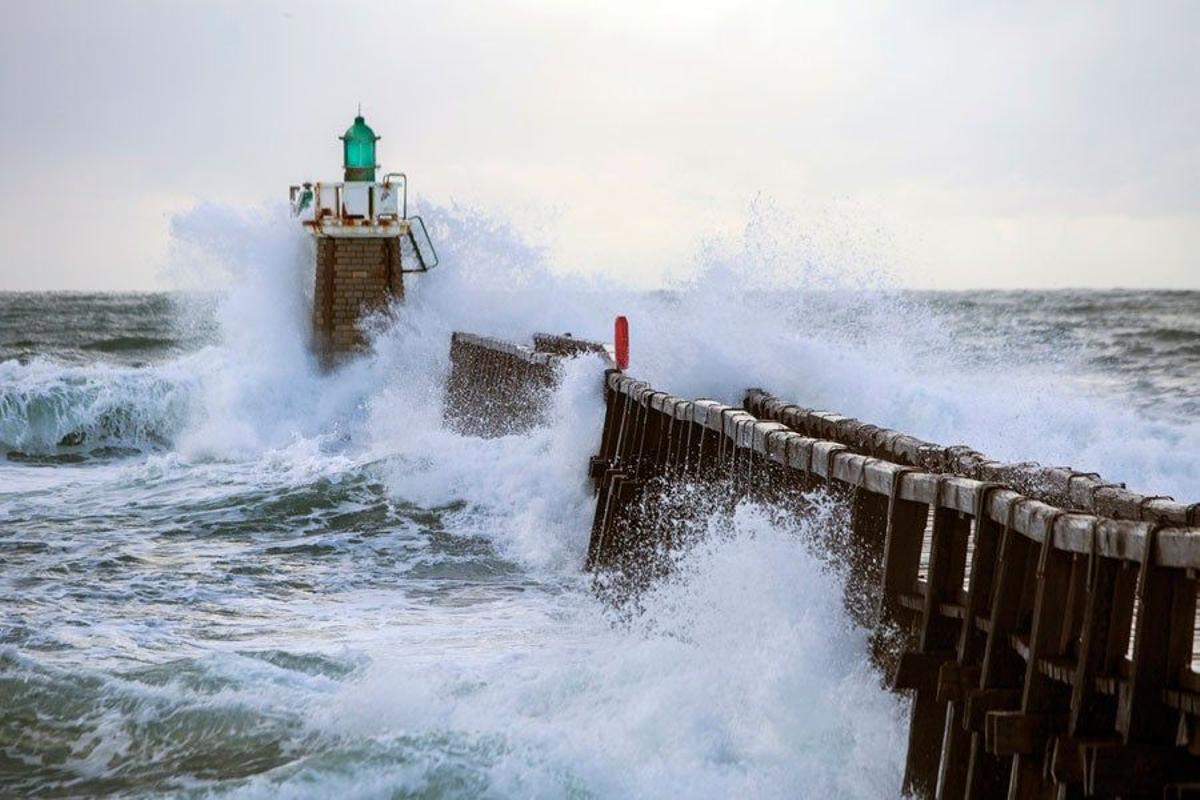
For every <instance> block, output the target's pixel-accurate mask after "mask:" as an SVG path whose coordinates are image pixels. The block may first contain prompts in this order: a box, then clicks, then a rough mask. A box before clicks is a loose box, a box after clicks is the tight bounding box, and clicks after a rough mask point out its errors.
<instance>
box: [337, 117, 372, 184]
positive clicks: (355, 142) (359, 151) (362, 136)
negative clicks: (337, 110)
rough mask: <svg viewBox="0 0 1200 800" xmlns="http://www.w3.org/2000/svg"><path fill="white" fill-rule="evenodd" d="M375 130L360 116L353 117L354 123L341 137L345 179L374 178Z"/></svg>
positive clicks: (366, 179) (369, 179)
mask: <svg viewBox="0 0 1200 800" xmlns="http://www.w3.org/2000/svg"><path fill="white" fill-rule="evenodd" d="M377 138H378V137H376V136H375V131H373V130H371V129H370V128H369V127H368V126H367V123H366V122H365V121H364V120H363V118H362V117H355V118H354V124H353V125H351V126H350V128H349V130H347V131H346V135H345V136H343V137H342V148H343V156H344V163H345V168H346V180H347V181H374V180H375V140H376V139H377Z"/></svg>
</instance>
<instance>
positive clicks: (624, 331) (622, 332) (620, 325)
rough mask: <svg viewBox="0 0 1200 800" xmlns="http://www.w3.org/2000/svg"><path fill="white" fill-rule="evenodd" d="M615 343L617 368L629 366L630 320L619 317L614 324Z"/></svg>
mask: <svg viewBox="0 0 1200 800" xmlns="http://www.w3.org/2000/svg"><path fill="white" fill-rule="evenodd" d="M613 327H614V331H613V344H614V345H615V347H616V351H617V369H621V370H624V369H628V368H629V320H627V319H625V317H623V316H622V317H617V320H616V323H615V325H614V326H613Z"/></svg>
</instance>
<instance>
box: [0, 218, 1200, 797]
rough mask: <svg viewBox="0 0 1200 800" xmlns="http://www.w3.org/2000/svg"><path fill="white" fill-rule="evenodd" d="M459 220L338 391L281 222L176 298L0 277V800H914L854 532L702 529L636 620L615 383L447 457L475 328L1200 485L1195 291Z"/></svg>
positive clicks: (184, 255) (206, 245)
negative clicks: (603, 436) (588, 560)
mask: <svg viewBox="0 0 1200 800" xmlns="http://www.w3.org/2000/svg"><path fill="white" fill-rule="evenodd" d="M435 216H436V215H433V214H427V218H433V217H435ZM443 216H444V217H445V219H444V220H443V221H442V222H441V223H440V224H439V225H438V227H437V230H436V232H435V235H436V237H437V241H438V244H439V248H440V249H441V250H442V251H443V263H442V266H440V267H438V268H437V269H436V270H434V271H431V272H430V273H428V274H425V275H417V276H410V278H411V280H410V283H409V294H408V300H407V303H406V304H405V305H404V306H403V307H399V308H395V309H391V310H389V311H388V312H386V313H382V314H380V315H379V316H378V317H376V318H374V319H372V320H371V321H370V331H371V345H370V348H369V349H368V351H367V352H365V353H364V354H363V355H362V356H360V357H359V358H357V359H355V360H353V361H351V362H349V363H346V364H344V365H342V366H341V367H339V368H337V369H335V370H332V371H328V372H324V371H322V370H321V369H320V368H319V367H318V365H317V362H316V360H315V359H314V358H313V356H312V355H311V353H310V350H309V316H308V303H309V302H310V301H309V293H310V290H311V281H312V267H311V255H310V253H309V251H308V250H307V248H308V247H309V246H310V244H309V243H308V242H307V241H306V240H305V239H304V238H303V237H302V236H301V235H299V234H298V233H297V232H295V231H294V230H293V229H292V227H291V226H290V224H289V223H288V222H287V221H286V220H280V219H278V218H276V217H274V216H271V215H253V214H247V213H244V212H240V211H231V210H227V209H221V208H206V209H202V210H200V211H197V212H194V213H192V214H190V215H188V216H186V217H185V218H183V219H181V220H177V221H176V222H175V224H174V226H173V232H172V235H173V237H174V240H175V244H174V245H173V247H172V256H171V259H172V265H171V267H170V269H168V270H167V271H166V277H165V278H164V280H165V281H166V282H167V283H168V284H170V285H175V286H178V287H179V288H177V289H174V290H172V291H168V292H159V293H130V294H113V293H105V294H93V293H20V292H9V293H0V796H3V797H96V796H123V797H125V796H127V797H150V796H154V797H158V796H168V797H237V798H243V797H254V798H257V797H264V798H265V797H270V798H275V797H313V798H317V797H338V798H476V797H479V798H661V797H688V798H797V797H811V798H879V797H896V796H898V795H899V790H900V783H901V776H902V772H903V759H904V746H905V740H906V726H907V715H908V709H907V707H906V705H905V701H904V699H903V698H901V697H899V696H897V695H894V694H892V693H889V692H887V691H886V690H885V689H884V688H883V686H882V676H880V675H879V674H878V672H877V671H876V670H875V668H874V667H873V666H872V664H871V662H870V660H869V658H868V652H869V647H868V634H867V632H866V631H865V630H863V629H862V628H860V627H859V626H858V625H857V624H856V623H855V621H854V620H853V619H852V618H851V616H850V615H849V614H848V613H847V612H846V611H845V609H844V607H843V603H842V585H841V580H842V578H841V573H840V572H839V570H838V569H837V564H836V558H831V554H830V553H828V552H823V549H822V544H821V543H822V542H823V541H827V537H826V536H824V535H823V534H825V533H828V531H824V530H818V528H820V527H821V526H830V525H836V524H839V523H838V522H837V521H836V520H837V517H836V515H833V516H830V517H828V518H822V519H814V520H811V521H809V522H801V523H792V524H788V525H784V524H783V523H780V522H779V521H778V520H777V518H776V517H774V516H772V515H771V514H770V513H769V510H766V509H761V508H757V507H755V506H754V505H753V504H752V503H744V504H742V505H740V506H738V507H737V508H735V509H734V510H733V511H732V512H728V511H721V512H714V517H713V518H712V519H710V520H707V521H706V523H705V524H706V526H707V533H706V535H705V536H703V537H700V539H699V544H696V545H694V546H692V547H689V548H688V549H687V550H686V551H685V552H681V553H679V554H678V556H677V563H676V564H675V566H674V569H673V570H672V572H671V574H670V575H669V576H667V577H666V578H664V579H663V580H661V581H660V582H659V583H657V584H655V585H653V586H651V587H649V588H648V589H647V590H646V591H645V592H644V593H643V594H642V595H641V596H640V597H639V598H638V599H637V602H636V604H635V605H634V606H633V607H629V606H625V607H622V608H614V607H612V606H611V605H610V604H609V603H608V602H606V600H604V599H603V598H602V597H600V596H599V595H598V594H597V593H596V592H595V591H594V589H593V581H592V577H591V576H590V575H588V574H587V573H586V572H584V570H583V562H584V554H585V552H586V547H587V539H588V533H589V528H590V524H591V518H592V513H593V498H592V495H591V490H590V486H589V482H588V479H587V462H588V458H589V457H590V456H591V455H593V454H594V453H595V451H596V448H597V446H598V439H599V433H600V425H601V421H602V416H603V400H602V396H601V391H600V375H601V371H602V369H603V365H602V364H601V362H600V361H599V360H597V359H595V358H594V357H582V358H579V359H576V360H574V361H572V362H570V363H569V364H568V365H567V367H566V369H565V370H564V375H563V380H562V384H561V386H560V387H559V388H558V389H557V391H556V393H555V396H554V399H553V413H552V414H551V421H550V422H549V423H548V424H547V425H545V426H543V427H539V428H537V429H535V430H533V431H530V432H528V433H525V434H521V435H510V436H504V437H500V438H495V439H480V438H473V437H468V436H461V435H458V434H456V433H454V432H453V431H451V430H448V429H447V428H446V427H445V426H444V425H443V424H442V417H443V410H444V402H445V399H444V396H443V386H444V381H445V376H446V374H447V371H448V366H449V365H448V350H449V334H450V332H451V331H453V330H467V331H472V332H476V333H484V334H490V335H495V336H500V337H504V338H509V339H513V340H518V341H528V337H529V335H530V334H532V333H534V332H536V331H548V332H553V333H564V332H570V333H572V334H574V335H576V336H584V337H590V338H596V339H601V340H609V339H611V330H612V319H613V317H614V316H615V315H616V314H624V315H626V316H627V317H628V318H629V321H630V326H631V329H632V336H631V339H632V346H631V351H632V358H631V362H632V363H631V365H630V368H629V372H630V374H633V375H635V376H637V377H639V378H642V379H644V380H648V381H650V382H652V383H653V384H655V385H656V386H658V387H660V388H663V389H666V390H669V391H672V392H673V393H675V394H678V395H681V396H686V397H710V398H715V399H718V400H722V401H724V402H729V403H734V404H736V403H738V402H740V400H741V397H742V393H743V392H744V390H745V389H746V388H748V387H751V386H758V387H764V388H767V389H769V390H771V391H772V392H774V393H776V394H779V395H781V396H784V397H787V398H789V399H791V400H793V401H794V402H796V403H799V404H801V405H804V406H807V407H812V408H821V409H826V410H831V411H837V412H839V413H844V414H850V415H854V416H858V417H859V418H861V419H865V420H868V421H871V422H875V423H877V424H880V425H886V426H889V427H893V428H898V429H901V430H904V431H906V432H909V433H912V434H915V435H918V436H921V437H923V438H926V439H930V440H933V441H938V442H942V443H944V444H969V445H971V446H973V447H975V448H976V449H978V450H981V451H983V452H985V453H987V454H989V455H991V456H993V457H995V458H1000V459H1006V460H1013V461H1030V460H1033V461H1039V462H1041V463H1045V464H1054V465H1071V466H1074V467H1076V468H1078V469H1083V470H1088V471H1095V472H1099V473H1100V474H1101V475H1103V476H1104V477H1105V478H1107V479H1109V480H1113V481H1121V482H1124V483H1126V484H1127V485H1128V486H1129V487H1130V488H1133V489H1136V490H1139V491H1143V492H1146V493H1148V494H1161V495H1171V496H1174V497H1176V498H1177V499H1180V500H1183V501H1196V500H1200V490H1198V489H1200V422H1198V416H1200V383H1198V382H1197V380H1196V376H1197V375H1200V293H1197V292H1188V291H1142V290H1120V289H1117V290H1106V291H1090V290H1086V291H1085V290H1061V291H970V292H917V291H907V290H902V289H899V288H896V287H895V286H894V285H893V284H892V282H891V279H889V278H888V277H887V276H886V274H885V275H883V276H880V275H879V274H878V270H875V269H874V268H872V270H870V271H869V274H865V276H864V273H862V272H856V271H855V270H854V269H853V265H851V264H847V263H846V262H845V261H844V260H842V261H839V260H838V259H837V258H821V259H816V258H811V257H810V255H811V254H803V253H801V254H798V255H797V256H796V259H795V262H794V265H795V270H794V274H792V273H790V272H789V270H788V269H787V268H786V266H787V264H788V259H787V258H786V255H787V254H778V253H776V254H773V255H772V257H771V262H770V269H769V270H767V269H765V268H763V265H762V262H761V261H760V260H757V259H759V258H760V256H761V250H762V248H761V247H759V246H758V245H754V246H745V245H741V246H734V247H731V248H727V249H726V251H724V252H723V253H722V254H716V255H714V254H712V253H709V254H708V255H704V256H702V257H699V258H698V259H697V262H696V263H695V264H693V265H692V269H691V271H689V272H687V273H686V274H684V276H683V277H681V278H680V279H679V280H677V281H675V282H674V283H672V284H671V285H670V286H669V287H668V288H665V289H656V290H653V291H649V290H645V289H639V288H635V287H630V286H628V285H625V284H621V283H616V282H612V281H607V280H605V279H604V278H603V277H598V276H596V275H590V276H586V275H585V276H580V275H578V274H576V273H572V272H567V271H563V270H559V269H556V268H555V265H554V264H553V260H552V258H551V257H550V256H549V255H547V253H546V252H545V251H543V250H541V249H539V248H537V247H534V246H531V245H528V244H527V243H525V242H524V241H523V240H522V239H521V238H520V236H519V235H518V234H517V233H515V232H514V231H513V230H511V229H510V228H509V227H508V226H506V225H504V224H503V223H499V222H496V221H495V220H490V219H487V218H482V217H480V216H479V215H477V214H474V213H471V212H467V211H462V210H454V209H450V210H446V212H445V214H444V215H443ZM781 264H783V265H784V266H783V267H781V266H780V265H781ZM1131 270H1132V271H1136V270H1135V266H1131ZM789 275H790V276H791V278H789ZM834 555H835V554H834Z"/></svg>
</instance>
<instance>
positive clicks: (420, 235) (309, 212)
mask: <svg viewBox="0 0 1200 800" xmlns="http://www.w3.org/2000/svg"><path fill="white" fill-rule="evenodd" d="M339 138H340V139H341V140H342V169H343V176H342V181H341V182H340V183H325V182H321V183H310V182H306V183H302V184H300V185H298V186H293V187H291V206H292V215H293V216H295V217H297V218H298V219H299V220H300V222H301V224H302V225H303V226H304V228H305V230H306V231H308V232H309V234H311V235H312V237H313V239H314V241H315V248H314V253H315V259H316V269H315V270H314V275H315V284H314V286H313V308H312V323H313V345H314V348H315V350H316V352H317V354H318V356H319V357H320V359H321V361H322V363H323V364H325V365H327V366H328V365H332V364H335V363H337V362H338V361H340V360H342V359H344V358H345V357H347V356H349V355H353V354H354V353H355V352H357V351H359V350H361V349H362V348H363V346H364V345H365V344H366V337H365V335H364V332H363V329H362V322H363V320H364V318H365V317H367V316H369V315H370V314H372V313H374V312H378V311H381V310H382V309H384V308H386V306H387V305H388V304H389V303H392V302H400V301H402V300H403V299H404V276H405V275H406V274H409V273H416V272H427V271H428V270H430V269H432V268H433V267H435V266H437V252H436V251H435V250H434V248H433V243H432V242H431V241H430V239H429V235H428V233H427V232H426V230H425V223H424V222H423V221H422V219H421V218H420V217H419V216H411V217H410V216H409V214H408V178H407V177H406V176H405V175H404V173H402V172H389V173H386V174H384V175H383V177H382V179H381V180H380V179H377V173H378V172H379V171H380V167H379V164H377V163H376V158H375V143H376V142H378V141H379V138H380V137H379V136H376V135H375V131H373V130H372V129H371V127H370V126H369V125H367V121H366V120H365V119H364V118H363V116H362V113H361V111H360V113H359V114H358V116H356V117H355V118H354V122H353V123H352V124H351V125H350V127H349V128H348V129H347V130H346V132H345V133H344V134H343V135H342V136H341V137H339Z"/></svg>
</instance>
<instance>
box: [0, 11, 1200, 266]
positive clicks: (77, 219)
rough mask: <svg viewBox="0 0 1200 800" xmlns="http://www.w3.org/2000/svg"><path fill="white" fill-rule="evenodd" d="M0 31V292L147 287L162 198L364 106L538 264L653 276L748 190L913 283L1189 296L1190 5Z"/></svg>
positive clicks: (252, 20) (375, 122)
mask: <svg viewBox="0 0 1200 800" xmlns="http://www.w3.org/2000/svg"><path fill="white" fill-rule="evenodd" d="M1051 6H1052V7H1051ZM0 45H2V46H0V103H2V105H0V107H2V108H3V109H4V116H5V124H4V125H3V126H0V168H2V169H3V173H4V176H5V179H6V181H5V183H6V188H5V191H4V192H2V193H0V236H2V239H0V242H2V244H0V289H23V288H154V287H156V286H160V285H161V284H160V283H159V282H158V278H157V275H158V273H159V270H160V268H161V266H162V264H163V261H164V259H165V257H166V252H167V246H168V236H169V224H170V218H171V215H172V214H174V213H176V212H178V211H181V210H184V209H187V208H189V207H191V206H193V205H195V204H196V203H198V202H203V201H208V202H215V203H221V204H227V205H233V206H258V205H261V204H263V203H265V202H270V201H276V200H278V199H281V198H283V197H284V196H285V194H286V191H287V186H288V185H289V184H290V183H293V182H297V181H299V180H303V179H305V178H308V179H336V178H337V177H339V172H338V164H339V157H340V153H339V151H338V142H337V140H336V139H335V136H336V135H337V134H338V133H340V132H341V131H343V130H344V129H345V128H346V127H347V125H348V124H349V121H350V118H351V117H352V116H353V112H354V107H355V104H356V103H357V102H358V101H360V100H361V101H362V103H363V107H364V112H365V113H366V116H367V118H368V121H369V122H370V123H371V124H372V126H373V127H375V129H376V131H377V132H379V133H380V134H382V136H383V137H384V138H383V140H382V141H381V142H380V148H381V149H380V160H381V161H382V162H383V163H384V165H385V166H386V167H388V168H392V169H403V170H405V171H406V172H408V174H409V175H410V176H411V178H412V179H413V185H414V188H415V189H416V190H417V191H418V192H419V193H420V194H421V195H422V196H424V197H427V198H429V199H431V200H434V201H437V202H446V201H449V200H451V199H455V200H459V201H465V202H468V203H471V204H473V205H477V206H479V207H481V208H483V209H486V210H488V211H490V212H492V213H496V214H499V215H502V216H508V217H510V218H512V220H513V221H514V224H515V225H516V226H517V228H518V229H524V230H525V231H526V232H527V234H528V235H529V236H530V237H531V238H533V239H534V240H536V241H540V242H544V243H546V244H548V245H549V246H551V248H552V252H553V253H554V258H555V262H556V264H558V265H559V266H560V267H561V268H562V269H569V270H578V271H584V272H605V273H610V274H613V275H617V276H620V277H622V278H627V279H630V280H635V281H637V282H639V283H642V284H644V285H654V284H656V283H657V282H659V281H661V280H662V279H663V276H664V275H666V274H667V273H678V272H679V271H680V270H681V269H684V268H686V266H687V265H688V263H689V262H690V261H691V259H692V258H693V257H694V255H695V253H696V252H697V250H698V248H699V247H700V245H701V243H702V242H703V241H704V240H705V239H706V238H710V237H713V236H737V235H738V234H739V231H740V230H741V229H742V228H743V227H744V226H745V224H746V222H747V218H748V214H749V213H750V211H749V209H750V206H751V204H752V202H753V201H754V198H755V197H760V198H761V197H766V198H769V199H770V201H771V202H772V203H773V204H774V205H775V206H777V207H779V208H783V209H787V212H788V214H789V215H790V216H789V219H791V220H792V223H791V224H793V225H795V226H797V227H798V228H806V227H810V226H811V228H812V229H813V230H815V231H818V232H820V231H821V230H826V231H827V230H828V228H830V226H834V227H837V228H838V231H837V233H836V235H832V236H830V238H831V239H832V240H834V241H836V240H837V239H838V238H839V237H841V238H848V239H851V240H855V241H857V242H859V244H860V245H861V244H862V242H867V245H866V246H867V247H868V249H874V250H875V251H877V252H878V254H879V257H880V258H882V259H883V260H884V261H885V262H886V263H887V264H888V265H889V266H890V267H891V268H892V269H893V270H894V272H895V274H896V277H897V278H898V279H899V280H900V281H902V282H903V283H906V284H908V285H914V286H933V287H946V288H958V287H969V286H1039V287H1040V286H1113V285H1122V286H1162V287H1192V288H1196V287H1200V257H1198V256H1197V253H1200V188H1198V187H1200V144H1198V141H1200V140H1198V138H1197V131H1198V130H1200V59H1198V58H1197V56H1196V52H1197V46H1198V45H1200V4H1197V3H1125V4H1111V3H1087V4H1084V3H1062V4H1043V3H997V4H965V3H951V2H947V3H895V4H874V5H869V6H865V5H864V6H861V7H860V4H844V5H843V4H832V3H830V4H822V3H812V4H802V3H797V2H759V3H700V2H674V1H671V2H646V1H645V0H643V1H642V2H612V1H611V0H610V1H609V2H599V1H597V2H549V1H544V2H511V3H509V2H505V3H454V2H428V3H425V2H406V3H400V2H395V3H379V4H368V3H341V2H339V3H331V2H325V3H321V4H314V3H300V2H264V3H240V2H228V3H224V2H206V3H182V2H170V3H168V2H161V3H149V2H146V3H123V2H95V3H84V2H79V3H63V2H50V3H21V4H13V5H12V6H11V7H10V8H8V9H6V24H5V26H4V28H3V30H2V31H0ZM831 219H834V220H837V222H836V223H831V222H830V220H831ZM830 246H836V245H830Z"/></svg>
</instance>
